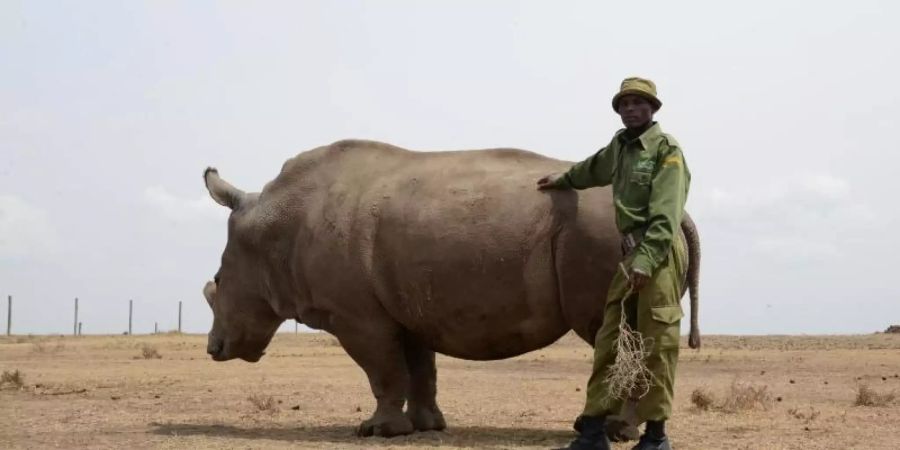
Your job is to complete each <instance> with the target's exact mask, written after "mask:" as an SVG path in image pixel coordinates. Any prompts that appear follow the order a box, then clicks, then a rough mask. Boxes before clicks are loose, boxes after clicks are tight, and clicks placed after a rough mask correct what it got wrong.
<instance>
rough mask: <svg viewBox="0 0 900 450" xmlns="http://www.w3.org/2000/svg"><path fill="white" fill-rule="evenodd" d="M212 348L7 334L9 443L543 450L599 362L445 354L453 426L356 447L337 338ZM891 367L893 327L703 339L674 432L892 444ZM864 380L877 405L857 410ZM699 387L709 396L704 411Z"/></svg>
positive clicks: (137, 339)
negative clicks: (209, 354)
mask: <svg viewBox="0 0 900 450" xmlns="http://www.w3.org/2000/svg"><path fill="white" fill-rule="evenodd" d="M205 348H206V338H205V336H199V335H179V334H164V335H155V336H97V337H87V336H85V337H78V338H73V337H65V338H63V337H25V336H19V337H16V336H13V337H8V338H7V337H2V338H0V371H5V372H7V373H8V374H9V373H14V371H16V370H18V371H19V372H20V374H21V381H22V382H23V385H22V387H16V385H15V384H16V383H15V380H9V379H7V382H6V383H5V384H3V385H2V390H0V448H116V449H123V448H128V449H140V448H288V447H289V448H336V449H344V448H347V449H363V448H365V449H373V448H375V449H380V448H396V449H413V448H455V449H458V448H491V449H498V448H529V449H547V448H551V447H554V446H559V445H561V444H564V443H566V442H567V441H568V440H569V439H571V438H572V436H573V432H572V431H571V422H572V419H573V418H574V417H575V416H576V415H577V414H578V412H579V410H580V407H581V405H582V401H583V394H584V392H583V391H584V389H583V386H584V383H585V381H586V379H587V376H588V372H589V368H590V349H589V347H588V346H587V345H586V344H584V343H583V342H581V341H579V340H578V339H577V338H574V337H572V336H571V335H570V336H566V337H564V338H563V339H561V340H560V341H559V342H557V343H556V344H554V345H552V346H550V347H548V348H546V349H543V350H540V351H537V352H533V353H530V354H527V355H524V356H521V357H518V358H514V359H509V360H504V361H495V362H471V361H462V360H456V359H451V358H446V357H440V356H439V357H438V389H439V394H438V395H439V399H438V400H439V404H440V405H441V407H442V408H443V411H444V414H445V416H446V417H447V420H448V423H449V426H450V428H449V429H448V430H447V431H446V432H443V433H438V432H429V433H418V434H414V435H411V436H407V437H399V438H393V439H382V438H365V439H360V438H356V437H354V434H353V432H354V428H355V427H356V425H357V423H358V422H360V421H361V420H363V419H365V418H366V417H368V414H369V413H370V412H371V411H372V409H373V406H374V400H373V398H372V396H371V394H370V392H369V387H368V384H367V383H366V379H365V377H364V375H363V373H362V371H361V370H360V369H358V368H357V367H356V366H355V365H354V364H353V362H352V361H351V360H350V358H349V357H348V356H346V354H345V353H344V352H343V351H342V350H341V348H340V347H339V346H338V345H337V343H336V341H335V340H334V338H332V337H331V336H329V335H326V334H300V335H293V334H284V335H279V336H277V337H276V339H275V340H274V341H273V343H272V345H271V346H270V347H269V353H268V355H267V356H266V357H264V358H263V360H262V361H261V362H259V363H257V364H248V363H245V362H241V361H230V362H227V363H214V362H212V361H210V360H209V359H207V358H206V357H205V353H204V351H205ZM154 351H155V353H156V354H154ZM145 353H146V355H145ZM145 356H147V358H145ZM157 356H159V357H157ZM898 374H900V335H897V334H894V335H888V334H877V335H870V336H845V337H789V336H778V337H775V336H764V337H716V336H707V337H705V341H704V348H703V349H702V350H700V351H699V352H695V351H691V350H688V349H686V348H683V349H682V353H681V362H680V370H679V379H678V380H677V388H676V389H677V398H676V401H675V414H674V418H673V419H672V420H671V421H670V423H669V432H670V435H671V436H672V439H673V445H674V447H675V448H677V449H683V450H688V449H717V448H729V449H741V448H746V449H781V448H792V449H794V448H796V449H800V448H802V449H810V448H812V449H826V448H828V449H835V448H839V449H845V448H860V449H863V448H864V449H876V448H878V449H897V448H900V434H898V433H900V402H898V401H897V400H896V399H895V400H891V399H890V397H889V394H890V393H891V392H895V391H896V393H898V394H900V375H898ZM735 383H737V384H735ZM862 385H866V386H868V387H869V388H871V389H872V390H874V392H875V393H876V394H881V395H883V396H884V398H880V399H879V398H876V400H879V401H881V402H882V403H884V405H883V406H855V405H854V404H855V402H856V397H857V394H858V389H859V387H860V386H862ZM732 386H738V387H743V388H750V389H751V390H750V391H748V390H746V389H745V390H744V391H741V390H740V389H739V390H738V391H737V392H732V391H731V387H732ZM696 389H705V390H706V391H707V392H708V393H711V394H712V396H713V399H712V402H713V403H712V406H711V407H710V408H709V409H708V410H706V411H701V410H698V409H697V408H696V407H695V406H694V405H693V402H692V400H691V398H692V393H693V392H694V391H695V390H696ZM754 389H755V392H756V394H755V396H753V395H751V397H753V398H750V399H749V400H748V399H747V398H743V397H740V394H741V393H742V392H743V393H744V394H746V393H747V392H753V390H754ZM755 400H759V401H758V402H757V401H755ZM728 401H730V402H731V407H730V408H729V407H728V406H727V405H725V406H723V405H724V404H725V403H726V402H728ZM742 402H743V403H742ZM744 407H746V408H747V409H742V408H744ZM615 448H617V449H625V448H630V446H629V445H626V444H617V445H616V446H615Z"/></svg>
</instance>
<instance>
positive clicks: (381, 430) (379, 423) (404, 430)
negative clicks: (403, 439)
mask: <svg viewBox="0 0 900 450" xmlns="http://www.w3.org/2000/svg"><path fill="white" fill-rule="evenodd" d="M413 431H415V429H414V428H413V423H412V421H410V420H409V418H408V417H406V416H405V415H403V414H399V415H396V416H391V417H378V416H377V415H375V416H373V417H372V418H371V419H369V420H366V421H363V423H361V424H359V428H357V429H356V435H357V436H359V437H369V436H381V437H394V436H400V435H404V434H410V433H412V432H413Z"/></svg>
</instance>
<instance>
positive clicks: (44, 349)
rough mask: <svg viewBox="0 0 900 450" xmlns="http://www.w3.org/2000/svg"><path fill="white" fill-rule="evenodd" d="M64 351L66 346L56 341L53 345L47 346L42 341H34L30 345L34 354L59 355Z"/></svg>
mask: <svg viewBox="0 0 900 450" xmlns="http://www.w3.org/2000/svg"><path fill="white" fill-rule="evenodd" d="M65 349H66V344H65V343H63V342H62V341H57V342H56V344H54V345H48V344H47V343H46V342H44V341H35V342H33V343H32V344H31V351H32V352H34V353H59V352H61V351H63V350H65Z"/></svg>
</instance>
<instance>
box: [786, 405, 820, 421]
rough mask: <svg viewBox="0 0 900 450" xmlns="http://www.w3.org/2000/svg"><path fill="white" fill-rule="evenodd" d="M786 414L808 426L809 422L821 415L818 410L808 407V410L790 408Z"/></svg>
mask: <svg viewBox="0 0 900 450" xmlns="http://www.w3.org/2000/svg"><path fill="white" fill-rule="evenodd" d="M788 414H789V415H791V417H793V418H795V419H798V420H802V421H803V423H806V424H809V423H810V422H812V421H814V420H816V419H817V418H818V417H819V415H820V414H821V413H820V412H819V410H817V409H815V408H813V407H812V406H810V407H809V410H806V409H800V408H791V409H789V410H788Z"/></svg>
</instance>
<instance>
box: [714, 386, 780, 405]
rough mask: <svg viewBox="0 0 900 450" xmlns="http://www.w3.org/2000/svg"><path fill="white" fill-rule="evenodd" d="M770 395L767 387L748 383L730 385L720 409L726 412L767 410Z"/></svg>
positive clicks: (770, 401) (770, 399)
mask: <svg viewBox="0 0 900 450" xmlns="http://www.w3.org/2000/svg"><path fill="white" fill-rule="evenodd" d="M771 403H772V395H771V394H770V393H769V386H766V385H755V384H750V383H739V382H737V381H735V382H734V383H731V389H730V390H729V391H728V394H727V396H726V397H725V400H724V401H723V402H722V405H721V409H722V410H723V411H726V412H739V411H750V410H753V409H769V404H771Z"/></svg>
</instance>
